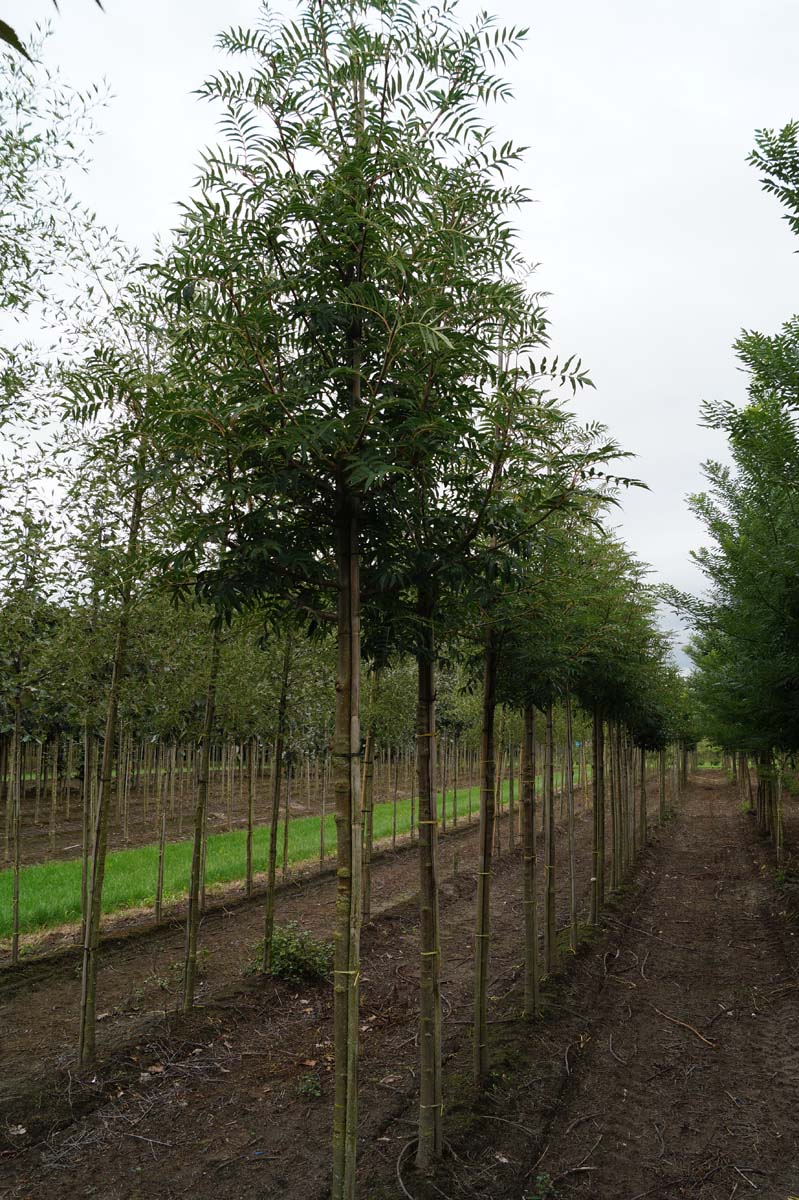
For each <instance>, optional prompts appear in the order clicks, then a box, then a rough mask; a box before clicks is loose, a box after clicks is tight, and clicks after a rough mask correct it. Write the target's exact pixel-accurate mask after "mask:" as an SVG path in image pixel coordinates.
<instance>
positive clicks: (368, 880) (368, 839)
mask: <svg viewBox="0 0 799 1200" xmlns="http://www.w3.org/2000/svg"><path fill="white" fill-rule="evenodd" d="M378 686H379V672H378V671H376V670H375V669H374V668H373V669H372V671H371V678H370V680H369V706H368V712H367V718H366V743H365V745H364V751H363V775H362V778H361V793H362V795H363V844H362V853H363V863H362V865H361V882H362V885H363V920H364V921H369V920H371V916H372V842H373V836H374V779H375V740H374V713H375V702H376V699H377V689H378ZM394 810H395V813H396V802H395V805H394ZM395 824H396V817H395Z"/></svg>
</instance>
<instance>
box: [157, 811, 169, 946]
mask: <svg viewBox="0 0 799 1200" xmlns="http://www.w3.org/2000/svg"><path fill="white" fill-rule="evenodd" d="M165 853H166V808H164V809H163V810H162V812H161V830H160V833H159V837H158V878H157V880H156V884H155V921H156V924H157V925H160V924H161V914H162V909H163V899H164V855H165Z"/></svg>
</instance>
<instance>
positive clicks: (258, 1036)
mask: <svg viewBox="0 0 799 1200" xmlns="http://www.w3.org/2000/svg"><path fill="white" fill-rule="evenodd" d="M651 804H652V799H651V797H650V805H651ZM587 818H588V814H587V813H585V812H583V813H581V814H580V815H579V816H578V820H577V828H576V833H577V852H578V894H580V895H583V896H587V892H588V887H589V869H590V854H589V853H588V847H589V844H590V837H591V827H590V821H589V820H588V819H587ZM502 825H503V828H502V838H503V842H504V843H505V848H504V849H503V853H502V856H501V857H500V858H499V859H498V860H496V870H495V875H494V880H493V885H492V923H493V929H494V940H493V942H492V960H491V965H492V981H491V988H492V990H495V991H496V992H497V993H498V998H497V1000H496V1001H495V1007H496V1005H498V1004H499V1003H500V1002H501V998H502V995H503V994H504V993H507V992H508V991H509V990H510V989H512V987H513V985H514V983H515V980H516V979H517V977H518V968H519V964H520V962H521V958H522V909H521V894H520V877H519V865H520V858H519V855H518V854H514V855H510V854H508V852H507V848H506V843H507V833H506V830H507V819H504V820H503V823H502ZM476 835H477V828H476V826H475V827H472V829H471V830H470V831H468V832H464V834H463V835H458V836H456V837H447V838H444V839H442V843H441V863H440V866H441V878H442V881H443V882H442V913H441V932H442V947H443V961H444V976H443V988H442V990H443V994H444V1011H445V1017H444V1024H445V1053H446V1055H447V1056H448V1057H451V1056H452V1055H453V1054H454V1053H455V1051H456V1050H457V1049H458V1047H460V1046H462V1045H463V1044H464V1042H465V1041H466V1040H468V1038H469V1031H470V1024H471V989H472V978H473V967H472V958H473V955H472V943H471V936H470V933H469V930H470V928H471V917H472V904H473V897H474V892H475V878H476V877H475V874H474V869H473V867H471V866H469V865H465V864H464V858H465V856H466V853H467V852H468V853H469V855H471V857H472V858H473V857H474V855H475V852H476ZM557 851H558V855H559V859H560V861H561V863H563V862H564V858H565V830H564V829H563V828H562V827H560V828H559V829H558V832H557ZM455 852H458V853H459V855H460V858H461V862H460V874H459V875H458V876H457V877H456V878H453V875H452V867H453V855H454V853H455ZM417 872H418V863H417V860H416V856H415V854H413V855H408V854H403V855H399V856H397V859H389V860H387V861H386V864H385V865H384V867H382V868H381V872H380V878H376V879H375V883H376V885H377V889H376V890H377V891H378V894H379V896H380V903H381V904H382V905H383V907H384V911H383V913H382V914H381V915H380V916H379V917H378V918H377V919H376V920H374V921H373V922H372V923H371V924H370V925H369V926H367V927H366V929H365V931H364V937H363V987H362V1014H363V1015H362V1035H363V1036H362V1059H361V1062H362V1067H361V1080H362V1092H361V1094H362V1101H361V1122H360V1126H361V1129H360V1135H361V1139H362V1142H363V1144H364V1145H365V1146H366V1145H369V1144H376V1143H377V1142H378V1141H379V1140H380V1139H381V1138H383V1139H385V1141H386V1142H389V1143H391V1144H393V1142H394V1141H395V1140H396V1138H397V1137H399V1138H400V1139H404V1138H407V1136H408V1134H407V1130H408V1129H411V1132H412V1126H413V1124H414V1121H413V1116H412V1115H411V1116H407V1113H408V1111H410V1112H411V1113H412V1112H413V1109H412V1105H411V1108H410V1110H409V1101H411V1099H412V1097H413V1095H414V1093H415V1090H416V1082H415V1075H416V1066H417V1059H418V1049H417V1045H416V1035H417V1026H418V966H417V963H418V912H417V902H416V897H415V894H414V893H411V894H412V898H410V899H408V900H406V901H404V902H400V903H396V902H395V903H394V904H392V889H393V888H395V887H397V886H398V885H400V886H402V887H404V889H405V891H404V894H405V895H408V884H409V882H410V879H411V878H412V879H413V881H414V883H415V882H416V878H417ZM540 881H541V880H540V877H539V883H540ZM558 882H559V886H558V922H559V924H560V925H562V924H564V923H565V921H566V917H567V913H566V905H567V895H566V879H565V875H564V876H563V877H562V878H560V879H559V881H558ZM334 888H335V881H334V880H332V881H327V882H325V881H317V882H316V886H315V887H314V888H311V889H303V890H301V891H300V890H298V891H297V892H296V894H295V895H293V896H292V894H291V889H289V891H288V892H284V893H283V895H282V897H281V909H280V918H281V919H282V920H285V919H287V918H289V917H299V916H301V918H302V924H303V925H304V926H306V927H310V928H312V929H315V931H317V932H326V933H327V932H329V930H330V924H331V921H332V897H333V890H334ZM311 893H313V894H312V895H311ZM402 894H403V892H400V895H402ZM539 898H540V897H539ZM300 909H302V912H301V913H300V911H299V910H300ZM243 917H244V918H245V922H246V921H247V920H248V914H247V913H244V912H242V911H239V912H237V913H236V914H235V923H233V922H229V921H226V920H223V921H221V922H220V923H221V924H222V932H221V935H220V936H221V937H222V938H227V940H228V941H231V940H235V941H236V943H237V944H238V943H240V942H246V940H247V937H246V933H245V934H244V935H242V932H241V930H240V924H241V921H242V918H243ZM255 921H256V923H257V928H258V931H260V921H261V913H260V906H259V908H258V911H257V913H256V915H255ZM161 940H162V941H163V940H164V939H163V938H162V939H161ZM181 945H182V942H181ZM240 950H241V947H240V945H239V947H238V951H239V952H238V956H237V959H236V961H237V964H238V966H237V970H236V985H235V987H234V988H233V989H232V990H231V991H230V993H229V994H228V995H226V996H222V997H220V996H217V997H216V998H210V997H209V1000H208V1004H207V1007H205V1008H203V1009H201V1010H200V1011H199V1012H198V1013H197V1014H196V1015H195V1016H194V1017H193V1018H192V1019H191V1020H189V1021H186V1020H185V1019H182V1018H173V1019H171V1020H167V1021H164V1022H162V1023H161V1027H160V1029H159V1031H158V1035H157V1036H156V1037H152V1036H151V1037H150V1044H149V1045H145V1046H142V1047H140V1048H139V1050H138V1051H137V1060H138V1061H137V1064H136V1067H135V1069H134V1070H133V1073H132V1076H131V1063H130V1055H129V1054H128V1055H126V1056H125V1063H124V1070H121V1071H120V1072H119V1074H120V1075H123V1076H126V1078H123V1079H121V1080H120V1083H119V1086H118V1089H116V1088H115V1085H114V1083H113V1077H112V1078H111V1079H109V1078H108V1073H106V1077H105V1079H104V1080H101V1081H100V1084H99V1089H100V1092H101V1094H98V1095H96V1096H95V1097H94V1103H93V1105H92V1109H93V1111H90V1112H88V1114H87V1115H85V1116H84V1117H82V1118H80V1119H77V1120H75V1121H74V1123H71V1124H69V1125H67V1126H66V1127H64V1128H62V1129H60V1130H57V1131H54V1132H53V1133H52V1134H51V1135H50V1136H49V1137H47V1138H46V1139H45V1140H43V1141H41V1140H40V1141H39V1142H38V1144H37V1145H35V1146H32V1147H30V1148H29V1149H27V1151H26V1152H25V1153H23V1154H20V1155H18V1156H16V1157H15V1158H14V1159H13V1160H11V1161H10V1162H9V1163H8V1168H9V1171H8V1174H9V1176H10V1178H9V1186H8V1189H7V1191H6V1192H3V1193H0V1194H2V1195H8V1196H25V1197H28V1196H30V1197H37V1196H44V1195H46V1196H47V1197H48V1200H53V1198H55V1197H60V1196H64V1197H66V1196H70V1197H71V1196H74V1195H84V1194H86V1195H89V1194H93V1193H91V1192H90V1191H89V1190H82V1189H88V1188H90V1187H91V1186H92V1184H91V1182H90V1181H91V1180H92V1179H93V1177H94V1175H95V1172H96V1169H97V1164H98V1162H99V1163H102V1164H103V1172H104V1179H103V1184H102V1187H101V1189H100V1191H99V1192H98V1193H96V1194H99V1195H102V1196H103V1197H104V1198H108V1200H116V1198H119V1200H122V1198H123V1197H125V1198H128V1197H134V1196H135V1197H145V1196H147V1197H159V1198H160V1197H164V1198H166V1197H170V1198H171V1197H177V1196H179V1195H183V1194H184V1193H188V1192H191V1193H192V1194H193V1196H195V1197H197V1198H198V1200H199V1198H201V1197H205V1196H208V1197H212V1196H213V1197H214V1198H215V1197H216V1194H217V1192H218V1190H219V1187H220V1186H221V1185H224V1187H225V1189H226V1190H227V1191H228V1193H229V1194H232V1195H235V1196H237V1197H239V1196H240V1197H247V1196H250V1195H252V1196H256V1195H257V1196H259V1197H263V1196H273V1195H274V1196H278V1195H279V1196H281V1197H293V1196H296V1197H297V1198H298V1200H299V1198H302V1200H309V1197H311V1196H314V1195H320V1196H321V1195H323V1194H324V1192H325V1190H326V1187H327V1182H328V1175H329V1161H330V1150H329V1128H330V1112H329V1106H330V1101H331V1096H332V1073H331V1071H330V1065H331V1063H332V1053H331V1052H332V1045H331V1041H330V1038H331V1031H332V1023H331V1018H332V1012H331V1007H332V1006H331V1003H330V996H329V989H327V988H318V989H305V990H304V991H303V993H302V994H301V995H298V994H297V992H296V990H294V991H292V990H291V989H290V988H287V987H286V986H285V985H278V984H275V983H273V982H271V981H270V982H268V983H267V982H264V981H262V980H254V981H252V982H246V983H242V981H241V977H240V974H239V969H240V964H241V952H240ZM137 953H138V955H139V957H141V949H138V951H137ZM110 969H111V971H112V972H113V967H110ZM107 986H108V985H107V984H106V987H107ZM106 995H107V992H106ZM45 1025H46V1017H45V1018H44V1021H43V1028H44V1027H45ZM101 1028H102V1026H101ZM105 1036H106V1046H108V1035H107V1033H106V1035H105ZM148 1064H149V1065H150V1068H152V1066H153V1064H155V1068H156V1070H155V1073H153V1072H152V1070H151V1069H150V1070H148V1069H147V1066H148ZM115 1065H120V1064H115ZM139 1068H142V1075H141V1078H140V1080H139V1085H137V1083H136V1074H137V1072H138V1071H139ZM162 1068H163V1069H162ZM305 1068H307V1070H305V1072H304V1069H305ZM310 1072H313V1074H314V1077H315V1078H316V1079H318V1080H319V1083H320V1087H321V1091H322V1097H321V1101H322V1102H321V1103H320V1102H311V1103H309V1100H308V1098H306V1097H304V1096H302V1095H299V1094H298V1090H297V1080H298V1075H302V1074H303V1073H305V1074H306V1075H307V1074H308V1073H310ZM65 1074H66V1073H65V1072H62V1079H61V1086H62V1087H63V1086H64V1080H63V1075H65ZM145 1076H148V1078H146V1079H145ZM12 1111H13V1110H12V1107H11V1106H6V1112H7V1114H8V1119H12V1118H11V1114H12ZM165 1130H166V1131H167V1135H166V1136H165V1132H164V1131H165ZM299 1131H302V1136H301V1137H298V1133H299ZM275 1164H277V1166H276V1165H275ZM37 1180H38V1182H37Z"/></svg>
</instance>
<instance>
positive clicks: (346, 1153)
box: [331, 358, 363, 1200]
mask: <svg viewBox="0 0 799 1200" xmlns="http://www.w3.org/2000/svg"><path fill="white" fill-rule="evenodd" d="M356 361H357V371H358V372H359V367H360V360H359V358H357V359H356ZM337 541H338V545H337V560H338V569H339V592H338V671H337V679H336V732H335V740H334V758H335V768H336V769H335V792H336V854H337V861H338V871H337V876H338V883H337V888H336V920H335V936H334V968H333V973H334V991H333V1001H334V1003H333V1049H334V1055H335V1089H334V1098H333V1187H332V1194H331V1200H354V1197H355V1166H356V1160H357V1139H358V1034H359V1026H358V1020H359V1008H360V1004H359V995H360V987H359V981H360V936H361V897H362V895H363V889H362V886H361V862H362V853H361V831H362V815H361V776H360V757H361V730H360V719H359V712H360V666H361V632H360V592H361V588H360V562H359V553H358V526H357V517H356V513H355V510H354V502H353V498H352V497H350V496H348V495H347V494H346V493H344V490H343V488H342V489H341V493H340V510H339V517H338V538H337Z"/></svg>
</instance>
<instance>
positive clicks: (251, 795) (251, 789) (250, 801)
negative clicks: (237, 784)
mask: <svg viewBox="0 0 799 1200" xmlns="http://www.w3.org/2000/svg"><path fill="white" fill-rule="evenodd" d="M254 808H255V738H250V740H249V743H248V745H247V842H246V848H245V859H246V861H245V891H246V894H247V896H251V895H252V830H253V811H254Z"/></svg>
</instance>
